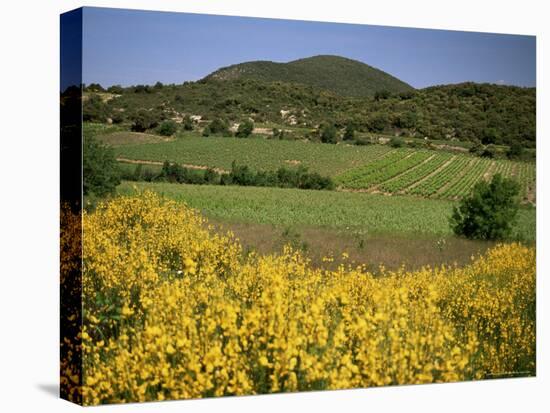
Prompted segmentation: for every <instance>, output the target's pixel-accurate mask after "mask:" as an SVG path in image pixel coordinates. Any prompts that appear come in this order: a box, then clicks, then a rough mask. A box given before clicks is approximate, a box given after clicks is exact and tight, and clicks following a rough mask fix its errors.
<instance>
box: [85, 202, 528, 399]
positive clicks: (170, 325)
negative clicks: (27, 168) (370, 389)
mask: <svg viewBox="0 0 550 413" xmlns="http://www.w3.org/2000/svg"><path fill="white" fill-rule="evenodd" d="M83 231H84V237H83V276H82V278H83V309H84V311H83V315H82V317H83V327H82V343H83V344H82V347H83V355H82V358H83V383H82V387H81V392H82V397H83V402H84V404H87V405H95V404H102V403H118V402H130V401H148V400H163V399H178V398H198V397H208V396H223V395H242V394H257V393H271V392H284V391H300V390H313V389H341V388H352V387H366V386H381V385H392V384H409V383H432V382H447V381H457V380H466V379H482V378H490V377H502V376H522V375H533V374H534V372H535V314H534V311H535V254H534V249H532V248H528V247H525V246H522V245H520V244H507V245H499V246H497V247H496V248H494V249H493V250H491V251H490V252H489V253H488V254H487V255H486V256H484V257H478V258H476V259H475V260H473V261H472V263H471V265H469V266H467V267H464V268H445V267H443V268H436V269H432V268H425V269H423V270H421V271H416V272H409V271H406V270H405V269H401V270H399V271H395V272H391V271H387V270H381V273H379V274H378V273H377V274H373V273H369V272H367V271H366V270H365V268H364V267H357V268H354V267H352V266H351V265H340V267H338V269H337V270H335V271H329V270H323V269H316V268H313V267H312V266H311V265H310V263H309V262H308V260H307V259H306V258H305V257H303V256H302V254H301V253H299V252H297V251H294V250H292V249H291V248H290V247H286V248H285V249H284V251H283V252H282V254H280V255H267V256H258V255H255V254H247V255H245V254H243V252H242V250H241V246H240V244H239V243H238V241H237V240H236V239H235V238H234V237H233V236H232V235H231V234H227V235H225V236H219V235H214V233H213V231H212V230H211V228H209V227H208V224H207V222H206V221H205V219H204V218H202V217H201V216H200V214H199V213H197V212H196V211H194V210H192V209H189V208H188V207H186V206H185V205H183V204H179V203H175V202H173V201H168V200H165V199H162V198H161V197H159V196H157V195H154V194H153V193H150V192H146V193H143V194H141V195H138V196H133V197H121V198H117V199H114V200H112V201H110V202H109V203H106V204H102V205H100V206H99V207H98V208H97V209H96V211H94V212H93V213H84V215H83Z"/></svg>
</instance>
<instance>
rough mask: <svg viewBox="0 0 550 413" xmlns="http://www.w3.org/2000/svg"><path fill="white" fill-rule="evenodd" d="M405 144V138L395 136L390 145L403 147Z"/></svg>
mask: <svg viewBox="0 0 550 413" xmlns="http://www.w3.org/2000/svg"><path fill="white" fill-rule="evenodd" d="M403 145H404V142H403V139H401V138H398V137H397V136H394V137H393V138H391V139H390V146H391V147H392V148H401V147H402V146H403Z"/></svg>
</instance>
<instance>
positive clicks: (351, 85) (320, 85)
mask: <svg viewBox="0 0 550 413" xmlns="http://www.w3.org/2000/svg"><path fill="white" fill-rule="evenodd" d="M212 79H214V80H240V79H252V80H259V81H263V82H288V83H299V84H302V85H308V86H313V87H315V88H317V89H321V90H327V91H330V92H332V93H335V94H337V95H341V96H355V97H365V96H373V95H375V93H377V92H378V93H380V92H381V91H384V92H385V93H390V92H394V93H399V92H406V91H409V90H412V87H411V86H410V85H408V84H406V83H405V82H402V81H401V80H399V79H397V78H395V77H393V76H391V75H389V74H388V73H385V72H383V71H381V70H378V69H376V68H374V67H371V66H369V65H367V64H365V63H362V62H358V61H357V60H352V59H347V58H344V57H340V56H328V55H321V56H313V57H308V58H305V59H299V60H294V61H292V62H288V63H276V62H270V61H254V62H246V63H240V64H237V65H233V66H229V67H224V68H221V69H219V70H217V71H215V72H214V73H212V74H210V75H208V76H207V77H206V80H212Z"/></svg>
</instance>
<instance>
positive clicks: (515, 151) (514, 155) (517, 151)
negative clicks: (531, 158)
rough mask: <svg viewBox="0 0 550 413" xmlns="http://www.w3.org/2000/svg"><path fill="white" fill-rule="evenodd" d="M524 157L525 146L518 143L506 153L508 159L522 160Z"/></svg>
mask: <svg viewBox="0 0 550 413" xmlns="http://www.w3.org/2000/svg"><path fill="white" fill-rule="evenodd" d="M522 155H523V145H521V144H520V143H518V142H514V143H513V144H512V145H511V146H510V148H509V149H508V151H507V152H506V156H507V157H508V159H521V157H522Z"/></svg>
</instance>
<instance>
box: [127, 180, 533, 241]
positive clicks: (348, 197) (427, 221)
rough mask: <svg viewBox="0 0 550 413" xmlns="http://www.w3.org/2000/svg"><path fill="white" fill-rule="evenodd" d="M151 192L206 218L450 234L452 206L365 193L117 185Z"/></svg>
mask: <svg viewBox="0 0 550 413" xmlns="http://www.w3.org/2000/svg"><path fill="white" fill-rule="evenodd" d="M134 188H137V189H139V190H143V189H151V190H154V191H155V192H158V193H161V194H164V195H165V196H167V197H169V198H174V199H176V200H180V201H185V202H186V203H187V204H188V205H189V206H191V207H193V208H197V209H200V210H201V211H203V213H205V214H206V215H207V216H209V217H213V218H216V219H221V220H224V221H230V222H247V223H248V222H250V223H257V224H270V225H277V226H283V227H284V226H293V225H305V226H315V227H324V228H336V229H341V230H348V231H351V232H353V231H367V232H368V233H369V234H381V233H392V234H409V235H412V236H422V235H428V236H434V235H435V236H448V235H452V232H451V229H450V227H449V222H448V217H449V215H450V213H451V210H452V207H453V205H454V203H453V202H450V201H445V200H425V199H420V198H413V197H404V196H402V197H392V196H384V195H377V194H367V193H351V192H349V193H348V192H336V191H310V190H300V189H282V188H257V187H238V186H228V187H225V186H208V185H182V184H169V183H145V182H139V183H137V182H136V183H134V182H123V183H122V185H121V186H120V187H119V188H118V192H119V193H122V194H128V193H132V192H134V191H135V189H134ZM517 233H518V235H519V236H520V237H521V238H523V239H527V240H533V239H534V238H535V209H534V208H531V207H525V208H522V209H521V210H520V214H519V220H518V224H517Z"/></svg>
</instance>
